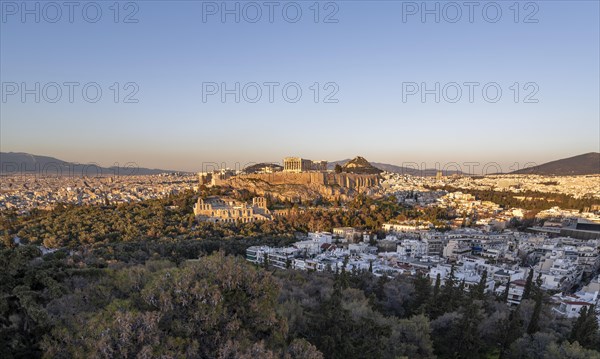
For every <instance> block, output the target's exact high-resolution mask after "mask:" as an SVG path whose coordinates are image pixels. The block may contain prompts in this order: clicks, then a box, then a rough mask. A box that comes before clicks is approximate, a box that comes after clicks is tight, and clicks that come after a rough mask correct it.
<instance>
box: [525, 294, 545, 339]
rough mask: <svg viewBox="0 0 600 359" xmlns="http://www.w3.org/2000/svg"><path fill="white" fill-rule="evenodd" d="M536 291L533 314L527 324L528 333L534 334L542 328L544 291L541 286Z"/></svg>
mask: <svg viewBox="0 0 600 359" xmlns="http://www.w3.org/2000/svg"><path fill="white" fill-rule="evenodd" d="M535 292H536V293H535V307H534V308H533V314H532V315H531V320H530V321H529V325H528V326H527V334H533V333H535V332H537V331H539V330H540V326H539V320H540V313H541V312H542V299H543V292H542V290H541V289H540V288H537V289H536V291H535Z"/></svg>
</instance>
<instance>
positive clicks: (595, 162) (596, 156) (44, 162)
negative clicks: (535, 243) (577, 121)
mask: <svg viewBox="0 0 600 359" xmlns="http://www.w3.org/2000/svg"><path fill="white" fill-rule="evenodd" d="M338 164H339V165H340V166H342V167H344V165H348V166H350V167H354V169H351V168H346V171H348V172H355V171H359V172H360V171H366V172H364V173H377V172H378V171H377V170H378V169H379V170H383V171H386V172H394V173H401V174H409V175H413V176H425V177H428V176H435V175H436V174H437V171H438V170H437V169H435V168H427V169H416V168H411V167H408V166H406V167H404V166H397V165H392V164H388V163H380V162H370V163H369V162H368V161H367V160H365V159H364V158H362V157H360V156H358V157H356V158H354V159H346V160H340V161H333V162H329V163H328V164H327V168H328V169H330V170H333V169H335V166H336V165H338ZM264 165H265V164H260V165H255V166H253V167H261V166H262V167H264ZM415 165H416V163H415ZM275 166H277V169H280V168H279V167H281V166H278V165H275ZM348 166H347V167H348ZM277 169H276V170H277ZM173 172H184V171H175V170H164V169H156V168H144V167H137V165H135V164H134V163H130V164H125V165H123V166H120V167H115V166H111V167H102V166H98V165H97V164H94V163H88V164H81V163H73V162H67V161H63V160H60V159H57V158H54V157H48V156H38V155H32V154H29V153H23V152H0V173H1V174H10V173H37V174H43V173H46V174H62V175H79V176H80V175H82V174H85V175H87V176H95V175H98V174H101V175H111V174H112V175H116V174H118V175H122V176H127V175H152V174H160V173H173ZM452 174H465V173H463V172H460V171H452V170H449V171H444V176H448V175H452ZM510 174H539V175H547V176H552V175H554V176H569V175H590V174H600V153H598V152H590V153H586V154H583V155H579V156H574V157H569V158H563V159H560V160H556V161H552V162H548V163H544V164H541V165H538V166H534V167H529V168H524V169H521V170H518V171H514V172H511V173H510Z"/></svg>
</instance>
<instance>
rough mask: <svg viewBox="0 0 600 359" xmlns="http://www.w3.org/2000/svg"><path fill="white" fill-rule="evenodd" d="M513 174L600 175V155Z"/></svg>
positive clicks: (590, 154) (572, 159)
mask: <svg viewBox="0 0 600 359" xmlns="http://www.w3.org/2000/svg"><path fill="white" fill-rule="evenodd" d="M511 174H536V175H546V176H572V175H594V174H596V175H597V174H600V153H598V152H590V153H585V154H583V155H579V156H574V157H569V158H563V159H560V160H556V161H552V162H548V163H544V164H541V165H538V166H534V167H528V168H524V169H521V170H518V171H514V172H511Z"/></svg>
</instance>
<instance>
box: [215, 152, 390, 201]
mask: <svg viewBox="0 0 600 359" xmlns="http://www.w3.org/2000/svg"><path fill="white" fill-rule="evenodd" d="M283 162H284V166H283V171H281V172H273V173H253V174H239V175H237V176H222V175H221V176H219V175H217V176H214V177H213V178H212V179H211V184H212V185H229V186H231V187H234V188H237V189H246V190H249V191H251V192H254V193H257V194H258V195H260V196H262V195H265V194H267V193H268V194H269V195H271V196H274V197H277V198H279V199H282V200H286V199H289V200H298V199H300V200H311V199H314V198H317V197H323V198H327V199H329V200H338V199H341V200H345V199H347V198H349V197H352V196H354V195H356V194H357V193H366V194H373V191H374V190H375V189H376V188H378V186H379V182H380V179H381V177H380V176H379V174H377V173H375V174H374V173H370V174H358V173H346V172H339V173H335V172H330V171H327V170H326V168H327V163H326V162H325V161H310V160H306V159H302V158H298V157H287V158H285V159H284V161H283ZM365 162H366V161H365ZM367 164H368V162H367ZM368 165H369V166H370V164H368ZM342 170H343V168H342Z"/></svg>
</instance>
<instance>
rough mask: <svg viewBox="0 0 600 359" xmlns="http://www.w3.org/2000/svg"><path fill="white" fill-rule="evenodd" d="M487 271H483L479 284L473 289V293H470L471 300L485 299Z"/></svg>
mask: <svg viewBox="0 0 600 359" xmlns="http://www.w3.org/2000/svg"><path fill="white" fill-rule="evenodd" d="M487 276H488V273H487V269H486V270H484V271H483V273H482V274H481V279H480V280H479V283H478V284H477V286H476V287H475V288H473V291H472V292H471V298H473V299H479V300H483V299H484V298H485V287H486V283H487Z"/></svg>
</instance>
